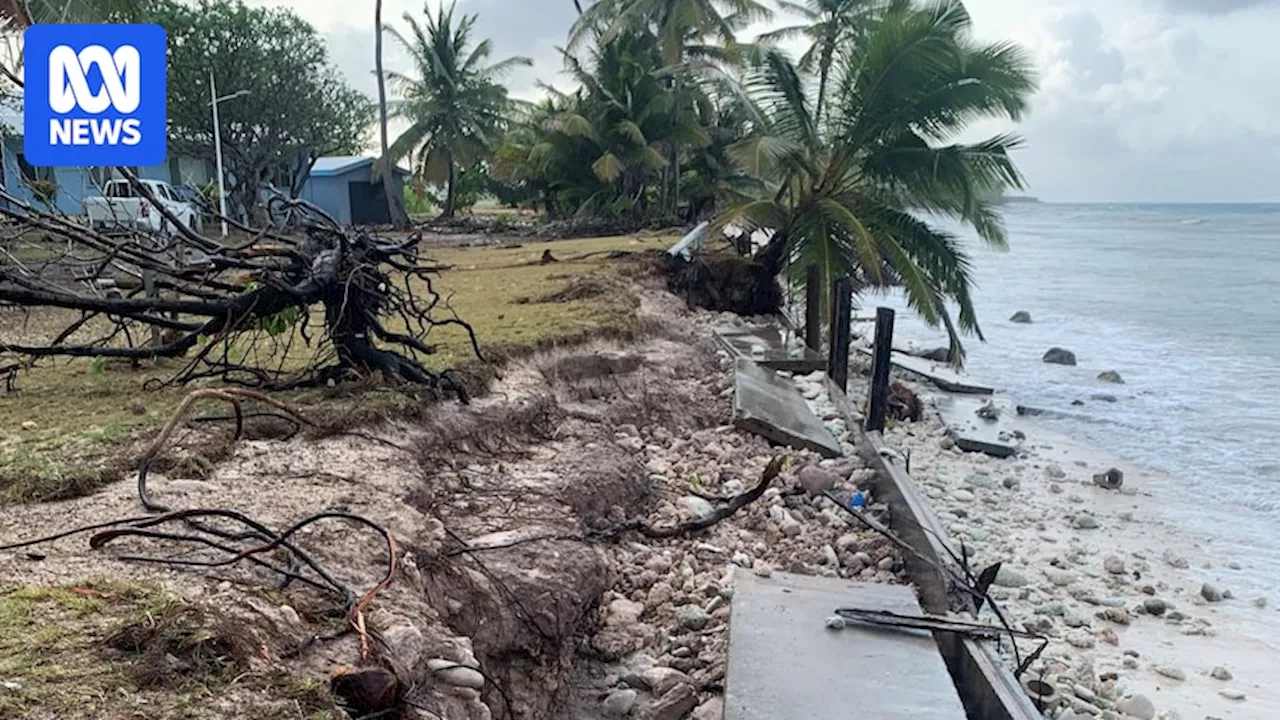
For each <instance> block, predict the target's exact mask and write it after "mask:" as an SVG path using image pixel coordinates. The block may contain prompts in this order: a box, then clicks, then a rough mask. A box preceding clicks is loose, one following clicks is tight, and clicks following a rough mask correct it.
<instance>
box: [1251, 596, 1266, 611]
mask: <svg viewBox="0 0 1280 720" xmlns="http://www.w3.org/2000/svg"><path fill="white" fill-rule="evenodd" d="M1253 606H1254V607H1256V608H1258V609H1259V610H1261V609H1263V608H1265V607H1266V606H1267V599H1266V598H1264V597H1262V596H1258V597H1256V598H1254V599H1253Z"/></svg>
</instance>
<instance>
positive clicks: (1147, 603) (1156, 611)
mask: <svg viewBox="0 0 1280 720" xmlns="http://www.w3.org/2000/svg"><path fill="white" fill-rule="evenodd" d="M1142 609H1143V610H1146V611H1147V612H1148V613H1149V614H1151V615H1155V616H1156V617H1159V616H1161V615H1163V614H1164V613H1165V611H1166V610H1168V609H1169V603H1166V602H1165V601H1164V600H1161V599H1160V598H1147V599H1146V600H1143V601H1142Z"/></svg>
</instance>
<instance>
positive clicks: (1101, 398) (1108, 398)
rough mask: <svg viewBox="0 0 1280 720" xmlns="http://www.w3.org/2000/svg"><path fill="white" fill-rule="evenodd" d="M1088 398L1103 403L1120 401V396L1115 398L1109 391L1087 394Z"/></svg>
mask: <svg viewBox="0 0 1280 720" xmlns="http://www.w3.org/2000/svg"><path fill="white" fill-rule="evenodd" d="M1089 399H1090V400H1097V401H1098V402H1105V403H1114V402H1120V398H1117V397H1116V396H1115V395H1111V394H1110V393H1094V394H1092V395H1090V396H1089Z"/></svg>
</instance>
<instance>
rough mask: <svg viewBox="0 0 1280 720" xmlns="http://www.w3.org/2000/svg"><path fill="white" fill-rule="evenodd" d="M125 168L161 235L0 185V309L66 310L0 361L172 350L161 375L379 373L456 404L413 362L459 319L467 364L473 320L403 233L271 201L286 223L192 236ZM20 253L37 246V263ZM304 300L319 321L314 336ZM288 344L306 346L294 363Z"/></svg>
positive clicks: (0, 346) (443, 376)
mask: <svg viewBox="0 0 1280 720" xmlns="http://www.w3.org/2000/svg"><path fill="white" fill-rule="evenodd" d="M122 172H123V174H124V175H125V177H126V179H128V180H129V181H130V183H131V184H132V186H133V187H134V189H135V191H136V192H137V194H138V195H140V196H141V197H143V198H145V199H147V200H148V201H149V202H150V204H151V206H152V207H153V208H159V211H160V213H161V215H163V216H164V218H165V220H166V223H165V224H166V225H167V226H168V227H169V228H175V230H174V231H173V232H172V233H152V232H145V231H141V230H133V229H131V230H128V231H127V232H125V233H123V234H106V233H103V232H98V231H96V230H94V229H92V228H89V227H86V226H85V225H83V224H81V223H79V222H77V221H76V220H73V219H71V218H69V217H66V216H63V215H59V214H55V213H53V212H49V211H46V210H42V209H40V208H38V207H35V206H33V205H30V204H28V203H26V202H23V201H22V200H21V199H19V198H17V197H15V196H13V195H10V194H8V193H7V192H5V191H3V190H0V199H2V200H5V201H7V203H5V204H0V216H3V217H4V218H6V219H7V220H8V221H9V223H8V232H7V233H5V234H3V235H0V308H18V309H19V311H20V312H26V313H31V312H34V311H38V310H41V309H61V310H62V311H72V314H66V313H65V312H64V313H63V315H61V316H60V317H65V318H66V319H65V321H60V324H59V328H60V330H59V331H58V332H55V333H49V334H48V336H46V337H42V338H39V339H37V340H21V341H19V340H16V339H10V338H6V337H3V336H0V355H3V354H10V355H14V356H18V357H19V358H21V359H23V362H25V363H27V364H30V363H31V362H34V361H36V360H38V359H39V358H46V357H89V358H103V359H107V358H125V359H130V360H134V361H139V360H144V359H156V358H185V359H186V363H185V366H184V367H182V369H181V370H179V371H178V372H177V373H176V374H175V375H174V376H173V377H172V378H171V379H170V380H168V381H166V383H165V384H182V383H186V382H188V381H191V380H193V379H197V378H207V377H216V378H220V379H222V380H224V381H226V382H230V383H234V384H240V385H246V386H250V387H257V388H262V389H269V390H279V389H288V388H296V387H303V386H311V385H318V384H332V383H335V382H338V381H341V380H343V379H344V378H349V377H358V376H367V375H370V374H373V373H380V374H382V375H383V376H385V377H387V378H392V379H395V380H398V381H403V382H408V383H414V384H421V385H426V386H429V387H433V388H438V389H440V390H443V391H447V392H453V393H456V394H458V396H459V397H460V398H462V399H464V400H465V399H466V394H465V390H464V389H463V387H462V384H461V383H460V382H459V381H457V380H455V379H454V378H453V377H451V375H450V373H449V372H447V371H446V372H442V373H435V372H432V371H431V370H428V369H427V367H426V366H425V365H424V364H423V361H422V358H423V356H425V355H429V354H431V353H432V352H433V348H432V347H431V346H430V345H429V344H428V342H427V340H428V335H429V334H430V332H431V330H432V329H433V328H436V327H439V326H442V325H456V326H460V327H461V328H463V329H464V330H465V332H466V333H467V335H468V337H469V338H470V342H471V348H472V350H473V351H474V352H475V354H476V356H477V357H480V350H479V347H478V345H477V343H476V339H475V333H474V332H473V331H472V329H471V327H470V326H469V325H468V324H467V323H466V322H464V321H463V320H461V319H459V318H458V317H457V316H456V314H455V313H453V312H452V310H450V309H449V308H448V307H447V304H446V303H444V302H442V298H441V296H440V294H439V293H437V292H435V290H434V288H433V286H432V275H434V274H435V273H436V272H438V271H439V269H440V268H438V267H436V266H434V265H432V264H430V263H428V262H423V261H420V259H419V257H418V248H417V245H418V242H417V241H418V238H417V237H416V236H410V237H409V238H407V239H405V240H403V241H401V242H396V243H391V242H387V241H385V240H383V239H381V238H379V237H377V236H375V235H372V234H368V233H364V232H356V231H351V230H349V229H346V228H344V227H342V226H341V225H339V224H338V223H337V222H336V221H334V220H333V219H332V218H331V217H329V216H328V215H326V214H325V213H324V212H323V211H321V210H320V209H319V208H316V207H315V206H313V205H310V204H308V203H306V202H303V201H298V200H292V199H288V198H285V197H283V196H276V197H274V198H272V199H271V200H270V201H269V205H270V215H271V217H273V218H283V219H284V222H285V223H286V226H287V227H293V228H298V229H299V232H290V233H287V234H286V233H284V232H278V231H271V230H254V229H252V228H249V227H247V226H243V225H239V224H238V223H235V222H234V221H231V222H232V224H234V225H236V227H237V229H239V230H241V231H242V232H243V233H244V234H245V236H246V240H245V241H244V242H242V243H240V244H238V245H236V246H235V247H227V246H223V245H222V244H220V243H218V242H215V241H213V240H210V239H208V238H205V237H203V236H201V235H198V234H196V233H194V232H192V231H191V230H190V229H188V228H187V227H185V226H184V225H183V224H182V223H181V222H179V220H178V218H176V217H175V216H173V214H172V213H170V212H169V211H168V210H167V209H165V208H164V206H163V205H162V204H161V203H159V202H157V201H156V200H155V198H154V197H153V196H152V195H151V192H150V190H149V189H148V188H147V187H146V186H145V185H143V184H142V183H140V182H139V181H138V180H137V178H136V177H135V176H134V175H133V174H132V173H129V172H128V171H122ZM19 246H21V247H19ZM23 249H25V250H27V251H28V252H27V253H26V254H27V255H31V254H32V253H31V252H30V251H31V250H33V249H34V250H37V251H38V252H37V253H34V254H35V256H36V257H35V259H30V258H28V257H24V253H23V252H22V250H23ZM313 309H317V310H319V311H320V314H322V315H323V329H322V331H321V333H319V335H320V337H319V338H317V339H315V340H313V337H312V334H313V331H312V328H311V324H312V311H313ZM144 331H146V332H144ZM144 336H145V339H144ZM299 341H301V344H302V345H303V346H304V347H306V348H308V351H307V352H305V353H301V354H302V355H303V356H305V362H303V363H302V365H303V367H301V368H299V367H297V365H298V363H297V362H296V359H297V356H298V355H299V353H297V352H296V348H295V345H296V344H297V343H298V342H299ZM264 343H266V345H264ZM291 353H292V357H293V358H294V361H289V358H290V356H291Z"/></svg>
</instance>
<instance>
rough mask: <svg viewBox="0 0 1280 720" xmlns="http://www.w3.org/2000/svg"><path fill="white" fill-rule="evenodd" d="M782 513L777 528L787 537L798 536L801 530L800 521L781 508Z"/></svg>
mask: <svg viewBox="0 0 1280 720" xmlns="http://www.w3.org/2000/svg"><path fill="white" fill-rule="evenodd" d="M782 513H783V514H782V522H780V523H778V529H779V530H781V531H782V534H783V535H786V536H787V537H796V536H798V535H799V534H800V533H801V532H802V531H803V528H802V527H801V525H800V521H799V520H796V519H795V517H794V516H792V515H791V513H790V512H788V511H786V510H783V511H782Z"/></svg>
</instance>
